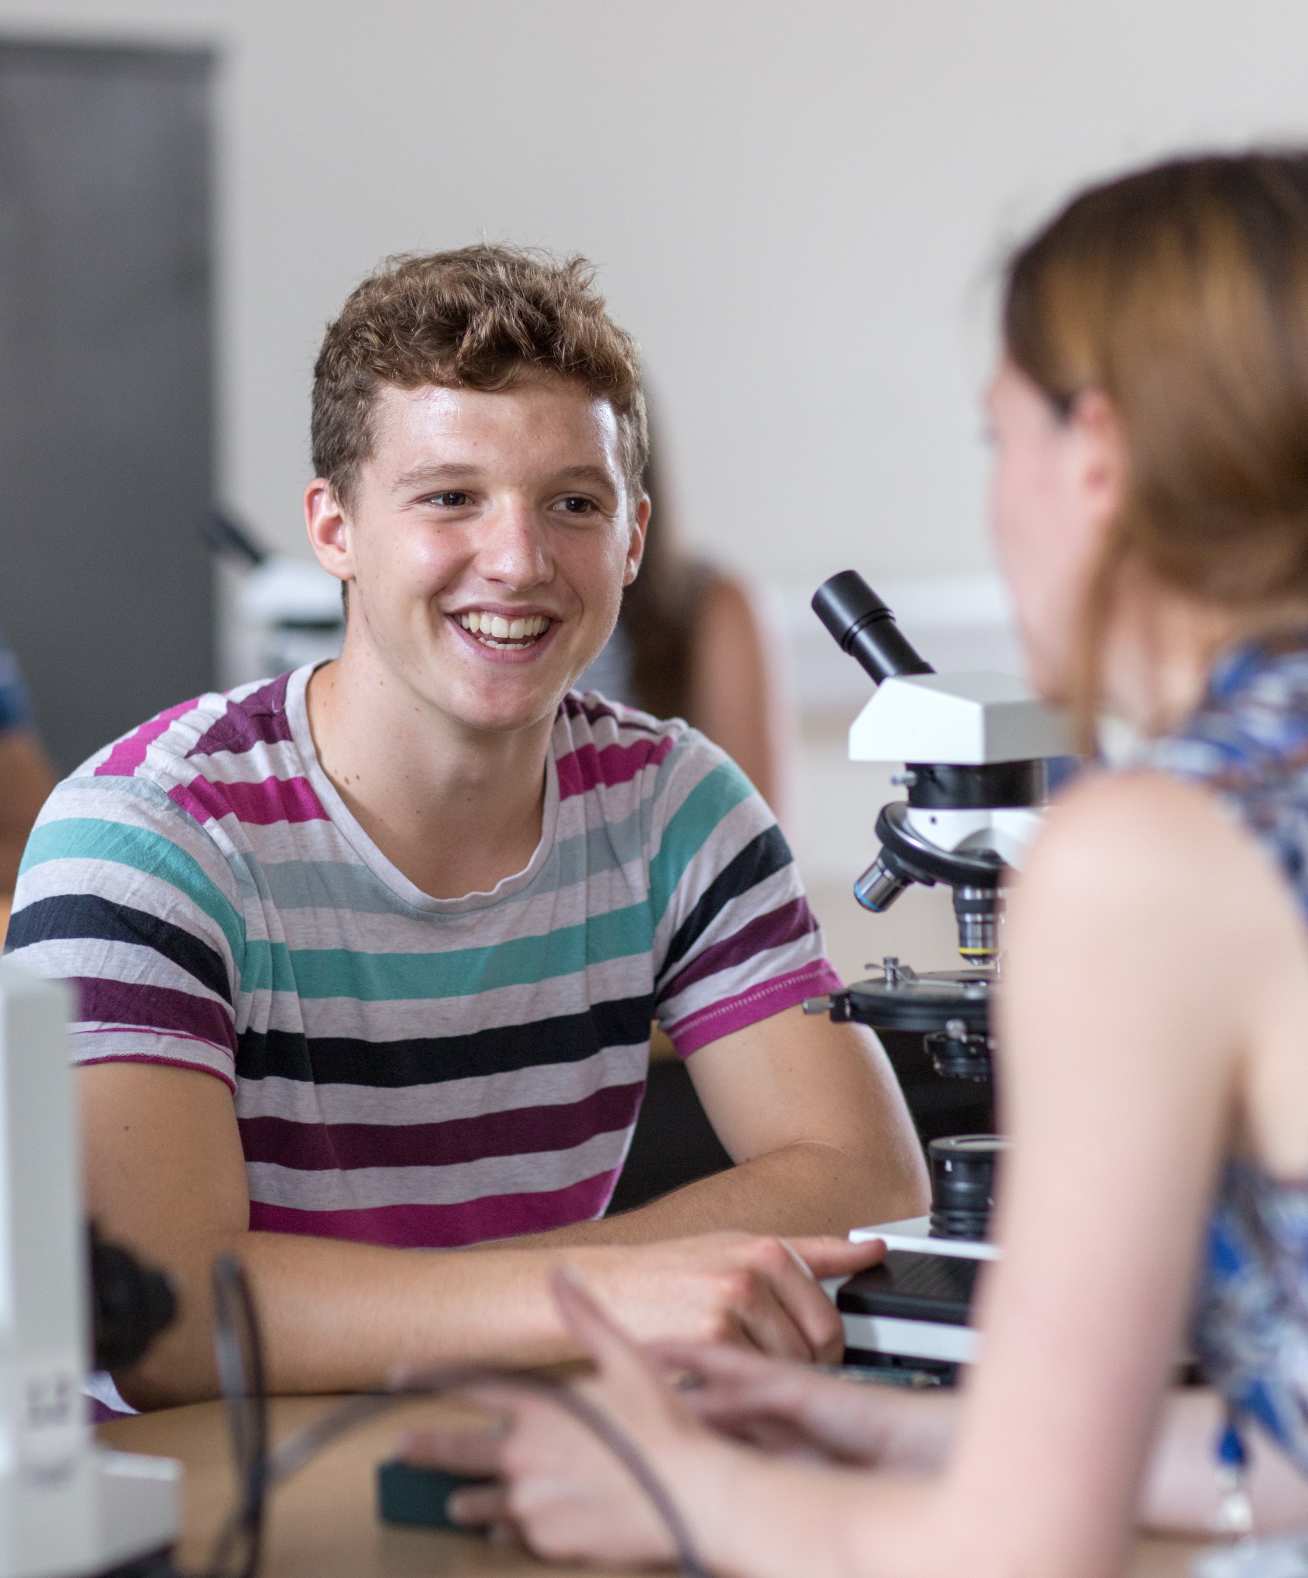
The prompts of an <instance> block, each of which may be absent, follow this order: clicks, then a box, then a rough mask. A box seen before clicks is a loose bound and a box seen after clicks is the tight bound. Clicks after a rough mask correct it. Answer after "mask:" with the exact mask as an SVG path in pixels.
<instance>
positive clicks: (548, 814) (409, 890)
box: [285, 659, 559, 915]
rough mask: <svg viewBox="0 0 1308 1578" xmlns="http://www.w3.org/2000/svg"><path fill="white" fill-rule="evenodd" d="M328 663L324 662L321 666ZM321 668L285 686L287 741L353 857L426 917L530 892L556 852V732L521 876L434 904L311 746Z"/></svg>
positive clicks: (309, 666) (310, 666)
mask: <svg viewBox="0 0 1308 1578" xmlns="http://www.w3.org/2000/svg"><path fill="white" fill-rule="evenodd" d="M326 661H330V660H327V659H324V660H323V662H326ZM321 667H323V663H322V662H320V663H306V664H305V665H304V666H303V667H302V668H297V669H295V670H294V671H293V672H292V673H291V675H290V678H289V679H288V681H287V684H286V702H285V706H286V719H287V723H288V724H289V725H290V731H291V738H292V740H293V742H294V744H295V749H296V752H297V754H298V755H299V757H300V761H301V763H302V765H303V768H304V776H305V777H306V778H307V779H308V780H309V783H310V785H311V786H312V788H313V791H314V793H315V794H316V795H317V796H318V800H319V802H320V803H321V805H322V808H323V810H324V811H326V813H327V815H328V817H329V818H330V819H331V822H332V825H333V826H334V827H335V828H336V830H337V832H338V833H340V835H341V837H342V838H344V839H345V841H346V843H347V844H349V846H350V848H351V849H352V850H353V851H354V853H355V854H356V855H357V856H358V857H359V859H360V860H361V861H363V863H364V865H366V866H367V867H368V869H369V870H370V871H371V872H372V873H373V875H374V876H375V877H377V879H378V880H379V881H380V882H382V883H384V884H385V886H386V887H387V888H388V889H389V890H390V891H391V892H392V893H393V894H394V895H395V897H396V898H398V899H399V900H400V901H401V902H402V903H403V904H405V905H407V906H408V907H409V908H410V909H414V910H421V911H425V912H426V913H428V914H443V915H450V914H463V913H466V912H468V911H470V910H484V909H489V908H490V907H491V906H493V905H495V904H499V903H502V902H503V901H504V900H505V899H507V898H510V897H512V896H513V895H514V894H517V893H521V892H522V891H523V889H524V888H527V887H529V886H530V885H531V884H532V883H533V882H534V881H535V880H536V878H537V877H538V876H539V875H540V873H541V871H542V870H543V869H544V866H545V862H546V860H547V859H548V858H549V856H550V853H551V852H552V850H553V848H554V840H555V834H556V831H557V828H558V814H559V773H558V763H557V761H556V752H555V741H554V732H553V730H551V732H550V740H549V746H548V749H547V750H546V753H545V805H544V809H543V812H542V815H541V831H540V840H539V842H538V843H537V845H536V848H535V849H534V850H533V851H532V856H531V859H530V860H529V861H528V862H527V864H526V865H525V866H524V867H523V868H522V870H521V871H517V872H513V873H512V874H510V875H509V876H507V877H503V878H501V879H500V881H499V882H497V883H496V884H495V886H494V887H493V888H492V889H491V890H490V891H489V892H473V893H465V894H463V895H462V896H461V897H459V898H453V899H438V898H434V897H433V896H432V895H431V894H430V893H427V892H425V891H424V890H423V889H422V888H420V887H419V886H418V885H417V884H416V883H415V882H411V881H410V880H409V878H408V877H406V876H405V874H404V873H403V872H402V871H401V870H400V868H399V867H398V866H397V865H395V863H394V862H393V861H391V860H390V859H388V858H387V856H386V855H384V854H383V853H382V851H381V850H380V849H379V848H378V847H377V845H376V844H375V843H374V842H373V840H372V839H371V838H370V837H369V835H368V833H367V832H366V831H365V830H364V828H363V826H362V824H361V823H360V822H359V820H358V818H357V817H356V816H355V815H354V813H353V812H352V811H351V810H350V808H349V806H347V805H346V803H345V801H344V800H342V798H341V796H340V794H339V793H338V791H337V789H336V786H335V784H333V783H332V781H331V779H330V778H329V777H328V776H327V773H326V772H325V771H324V769H323V766H322V763H321V762H320V761H319V760H318V752H317V749H316V748H315V746H314V743H313V731H312V729H311V728H310V727H309V700H308V696H309V680H310V678H311V676H312V675H313V673H314V671H315V669H318V668H321Z"/></svg>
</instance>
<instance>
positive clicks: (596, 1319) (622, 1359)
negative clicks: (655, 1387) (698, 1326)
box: [550, 1266, 657, 1388]
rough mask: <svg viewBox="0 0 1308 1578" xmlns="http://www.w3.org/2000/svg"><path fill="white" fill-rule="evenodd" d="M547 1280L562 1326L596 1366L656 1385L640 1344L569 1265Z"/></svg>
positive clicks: (623, 1377)
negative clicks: (638, 1344) (602, 1305)
mask: <svg viewBox="0 0 1308 1578" xmlns="http://www.w3.org/2000/svg"><path fill="white" fill-rule="evenodd" d="M550 1283H551V1287H552V1289H553V1292H554V1299H555V1302H556V1303H557V1305H558V1307H559V1313H560V1315H562V1317H563V1323H564V1325H565V1326H566V1327H567V1328H568V1330H569V1331H570V1332H571V1333H572V1335H573V1336H574V1337H575V1338H576V1339H577V1341H578V1342H579V1343H580V1344H581V1346H582V1347H583V1348H584V1349H585V1350H586V1352H587V1353H589V1354H590V1356H591V1358H592V1359H593V1360H594V1361H595V1363H596V1365H597V1366H598V1368H599V1369H601V1370H602V1371H604V1372H606V1373H607V1374H608V1375H610V1376H612V1377H613V1378H614V1379H615V1380H625V1381H628V1382H633V1383H635V1384H637V1385H639V1386H640V1387H642V1388H647V1387H649V1386H650V1385H652V1384H657V1381H656V1377H655V1375H654V1373H653V1371H652V1370H651V1368H650V1366H649V1364H648V1363H647V1362H646V1360H645V1357H644V1355H643V1354H642V1353H641V1351H640V1349H639V1347H638V1346H637V1345H636V1343H635V1342H634V1341H633V1340H632V1339H631V1337H629V1336H628V1335H627V1333H626V1332H625V1331H624V1330H623V1329H622V1327H621V1326H619V1325H618V1323H617V1322H616V1321H615V1320H614V1319H613V1318H612V1316H611V1315H609V1314H608V1312H607V1311H606V1310H604V1309H602V1308H601V1307H600V1305H599V1303H598V1302H597V1301H596V1299H595V1298H594V1297H593V1296H592V1294H591V1293H590V1291H589V1289H588V1288H587V1287H586V1286H585V1284H584V1283H583V1282H582V1280H581V1278H580V1277H579V1276H578V1275H577V1273H576V1272H575V1271H574V1270H573V1269H572V1267H571V1266H560V1267H559V1269H558V1270H557V1271H556V1272H555V1273H554V1275H553V1277H552V1278H551V1279H550Z"/></svg>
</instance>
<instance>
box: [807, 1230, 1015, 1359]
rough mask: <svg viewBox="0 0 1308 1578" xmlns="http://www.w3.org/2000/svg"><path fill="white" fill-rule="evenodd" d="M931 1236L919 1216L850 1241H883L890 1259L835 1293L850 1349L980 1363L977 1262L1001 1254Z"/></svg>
mask: <svg viewBox="0 0 1308 1578" xmlns="http://www.w3.org/2000/svg"><path fill="white" fill-rule="evenodd" d="M930 1231H931V1223H930V1219H929V1218H928V1217H925V1216H919V1217H910V1218H908V1219H907V1220H904V1221H899V1222H887V1223H884V1224H883V1225H881V1226H879V1227H860V1228H855V1229H854V1231H853V1232H852V1233H851V1234H850V1235H849V1237H850V1239H851V1241H852V1242H854V1243H866V1242H867V1241H868V1240H869V1239H874V1238H877V1239H880V1240H881V1241H882V1242H883V1243H884V1244H885V1246H886V1252H887V1253H886V1259H885V1261H884V1263H883V1264H882V1265H880V1266H873V1267H872V1268H871V1270H869V1271H864V1272H860V1273H859V1274H858V1275H857V1276H854V1277H850V1278H849V1279H848V1280H847V1281H846V1282H844V1283H843V1284H841V1286H840V1289H839V1292H838V1293H837V1295H836V1307H837V1308H838V1309H839V1311H840V1317H841V1322H842V1324H843V1326H844V1329H845V1346H846V1348H847V1349H849V1350H851V1351H852V1352H854V1353H858V1354H890V1355H894V1356H896V1357H900V1358H908V1359H931V1360H935V1361H938V1362H944V1363H951V1364H966V1363H970V1362H971V1361H972V1360H973V1359H974V1358H975V1357H976V1350H977V1334H976V1332H975V1330H974V1329H973V1328H972V1327H971V1326H970V1325H969V1324H968V1312H969V1308H970V1305H971V1300H972V1294H973V1289H974V1285H975V1282H976V1277H977V1272H978V1270H979V1262H981V1261H984V1260H997V1259H998V1258H999V1251H998V1250H997V1249H996V1248H995V1246H994V1245H993V1244H987V1243H981V1242H978V1241H977V1240H974V1239H962V1238H932V1237H931V1236H930Z"/></svg>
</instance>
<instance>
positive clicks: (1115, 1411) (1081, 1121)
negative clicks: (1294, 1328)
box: [946, 775, 1301, 1578]
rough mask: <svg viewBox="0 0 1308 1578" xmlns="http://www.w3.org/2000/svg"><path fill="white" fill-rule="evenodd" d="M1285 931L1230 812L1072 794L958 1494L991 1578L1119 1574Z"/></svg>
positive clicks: (1048, 885) (1030, 925)
mask: <svg viewBox="0 0 1308 1578" xmlns="http://www.w3.org/2000/svg"><path fill="white" fill-rule="evenodd" d="M1295 924H1296V922H1295V921H1294V919H1293V916H1292V912H1291V910H1290V907H1289V906H1288V904H1286V903H1285V902H1284V895H1283V894H1282V892H1281V891H1280V889H1279V887H1278V885H1277V880H1276V878H1275V875H1274V873H1273V871H1272V869H1271V866H1270V863H1269V862H1267V861H1266V860H1265V858H1264V857H1263V855H1262V854H1261V852H1260V851H1259V850H1258V849H1257V848H1256V847H1255V846H1254V845H1253V844H1252V842H1251V841H1250V840H1249V839H1248V838H1247V837H1246V835H1245V834H1244V833H1243V832H1241V831H1240V830H1239V829H1238V828H1236V827H1235V826H1234V825H1232V824H1231V823H1230V822H1229V821H1228V820H1227V819H1226V818H1225V817H1224V815H1223V814H1222V813H1221V811H1220V810H1219V808H1218V806H1217V805H1216V803H1215V802H1214V801H1213V800H1212V799H1211V798H1210V797H1209V796H1208V795H1207V794H1206V793H1205V792H1204V791H1201V790H1198V789H1195V788H1192V787H1189V786H1186V785H1183V784H1180V783H1176V782H1174V781H1171V780H1167V779H1163V778H1161V777H1157V776H1153V775H1139V776H1133V777H1130V778H1116V779H1109V778H1097V779H1091V780H1088V781H1087V782H1086V783H1084V784H1083V785H1081V786H1080V787H1079V788H1078V789H1076V790H1074V791H1073V792H1072V793H1071V794H1070V795H1069V796H1068V798H1067V800H1066V801H1065V802H1063V804H1062V805H1061V806H1060V808H1059V809H1058V810H1057V811H1055V812H1054V813H1052V814H1051V816H1050V819H1049V826H1048V827H1047V829H1046V832H1045V834H1044V836H1043V837H1042V838H1041V840H1040V841H1039V843H1038V846H1037V848H1036V850H1035V851H1034V856H1033V860H1032V862H1031V865H1030V868H1029V870H1028V871H1027V873H1026V874H1025V875H1024V877H1023V879H1022V881H1021V883H1020V884H1019V885H1018V890H1017V892H1016V894H1015V896H1014V900H1013V903H1012V906H1011V913H1010V916H1009V924H1008V946H1009V959H1010V968H1009V972H1008V977H1007V980H1006V983H1005V986H1004V993H1003V999H1002V1014H1001V1022H1000V1038H1001V1039H1000V1045H1001V1051H1002V1062H1001V1073H1002V1082H1001V1100H1002V1106H1003V1111H1004V1116H1005V1125H1006V1128H1007V1130H1008V1132H1009V1134H1010V1136H1011V1139H1012V1142H1013V1149H1012V1151H1011V1153H1010V1154H1009V1156H1008V1157H1007V1158H1006V1162H1007V1163H1008V1166H1007V1171H1006V1175H1005V1177H1004V1180H1003V1182H1002V1183H1001V1186H1000V1190H1001V1193H1000V1202H999V1204H1000V1210H999V1219H998V1224H997V1229H998V1237H999V1239H1000V1241H1001V1244H1002V1247H1003V1260H1002V1262H1001V1263H1000V1264H999V1265H998V1266H997V1267H996V1269H995V1270H994V1272H993V1273H992V1275H991V1278H990V1281H989V1284H988V1285H987V1286H986V1287H985V1288H984V1289H983V1292H982V1299H981V1311H980V1318H981V1324H982V1327H983V1337H982V1358H981V1362H980V1364H979V1366H978V1367H977V1371H976V1373H975V1376H974V1377H973V1383H972V1385H971V1387H970V1394H971V1395H970V1396H969V1398H968V1402H967V1407H966V1409H965V1412H964V1417H963V1419H962V1420H961V1421H960V1428H959V1437H958V1442H957V1447H956V1455H955V1459H954V1462H953V1465H952V1468H951V1471H950V1474H949V1477H948V1485H947V1490H946V1495H947V1498H948V1501H949V1503H950V1505H951V1506H952V1508H953V1515H954V1516H956V1517H958V1518H959V1519H961V1520H963V1521H964V1522H965V1523H966V1524H968V1525H970V1526H971V1527H972V1528H974V1529H976V1530H980V1529H981V1528H982V1527H988V1529H989V1530H990V1535H989V1543H990V1545H991V1548H992V1550H993V1551H994V1552H995V1556H996V1559H997V1560H999V1565H998V1566H997V1567H996V1568H995V1570H996V1571H999V1572H1008V1571H1018V1570H1025V1567H1024V1566H1023V1564H1024V1563H1026V1564H1031V1563H1034V1564H1036V1565H1037V1566H1038V1565H1039V1564H1040V1563H1041V1562H1042V1561H1043V1562H1044V1563H1045V1566H1044V1570H1049V1571H1052V1570H1057V1571H1058V1572H1059V1573H1060V1574H1063V1575H1066V1578H1075V1575H1077V1574H1081V1573H1085V1574H1087V1575H1090V1574H1094V1575H1098V1574H1101V1573H1106V1572H1112V1571H1116V1570H1117V1564H1118V1563H1120V1559H1121V1552H1122V1548H1123V1545H1124V1542H1125V1539H1126V1535H1127V1529H1128V1526H1129V1523H1130V1521H1131V1517H1132V1514H1133V1512H1134V1510H1135V1508H1136V1505H1137V1503H1138V1501H1139V1496H1140V1482H1141V1479H1142V1476H1143V1474H1144V1472H1145V1464H1146V1459H1147V1455H1148V1450H1149V1446H1150V1442H1151V1439H1152V1437H1153V1435H1154V1432H1155V1429H1156V1423H1157V1418H1158V1411H1159V1408H1160V1405H1161V1401H1162V1393H1163V1390H1164V1387H1165V1385H1166V1382H1167V1379H1168V1376H1169V1373H1170V1372H1171V1370H1172V1367H1173V1364H1174V1362H1175V1360H1176V1358H1177V1355H1178V1353H1179V1350H1180V1346H1181V1343H1182V1341H1183V1338H1184V1330H1183V1328H1184V1323H1185V1317H1186V1313H1187V1311H1188V1308H1189V1305H1190V1299H1191V1290H1192V1287H1193V1284H1194V1279H1195V1273H1196V1268H1197V1264H1198V1254H1199V1245H1200V1241H1201V1236H1202V1231H1203V1226H1204V1220H1205V1216H1206V1212H1207V1208H1208V1202H1209V1199H1210V1196H1211V1192H1212V1188H1213V1184H1214V1180H1215V1177H1216V1174H1217V1170H1218V1165H1219V1160H1220V1157H1221V1154H1222V1152H1223V1150H1224V1149H1225V1148H1226V1146H1227V1145H1228V1144H1229V1142H1230V1137H1231V1128H1232V1123H1233V1115H1234V1111H1235V1104H1236V1100H1237V1090H1236V1080H1237V1077H1238V1067H1239V1059H1240V1057H1241V1056H1242V1055H1245V1054H1248V1053H1250V1052H1252V1051H1253V1050H1254V1049H1253V1048H1252V1047H1251V1046H1250V1045H1249V1044H1248V1041H1249V1025H1250V1024H1251V1023H1252V1018H1251V1002H1252V999H1253V998H1254V997H1256V993H1255V992H1254V989H1253V986H1252V983H1254V982H1256V981H1258V979H1259V975H1260V971H1261V970H1263V969H1264V968H1265V962H1266V960H1267V958H1268V957H1269V956H1272V955H1274V954H1275V953H1276V952H1277V949H1278V946H1279V947H1282V948H1283V944H1284V929H1285V928H1286V927H1292V926H1294V925H1295ZM1300 946H1301V943H1300ZM1233 987H1239V988H1243V989H1233ZM1216 1494H1217V1487H1216V1483H1215V1481H1214V1485H1213V1495H1214V1499H1215V1498H1216ZM1005 1553H1006V1554H1005Z"/></svg>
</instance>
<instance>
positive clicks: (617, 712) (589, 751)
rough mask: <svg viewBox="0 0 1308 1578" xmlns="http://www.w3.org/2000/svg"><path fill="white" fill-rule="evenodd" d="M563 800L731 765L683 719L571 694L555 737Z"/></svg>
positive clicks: (602, 698)
mask: <svg viewBox="0 0 1308 1578" xmlns="http://www.w3.org/2000/svg"><path fill="white" fill-rule="evenodd" d="M554 752H555V759H556V761H557V763H558V767H559V788H560V792H561V793H562V794H563V795H565V796H566V795H568V794H575V793H579V792H583V791H587V790H613V789H622V788H626V787H628V786H638V787H640V788H641V789H643V790H649V789H651V788H652V787H654V786H655V785H657V784H658V783H659V782H666V781H667V780H668V778H669V777H670V776H671V773H672V770H674V769H678V768H686V767H688V768H689V769H690V770H691V771H692V772H693V773H704V772H709V771H711V770H712V769H713V768H714V767H716V766H718V765H719V764H720V763H722V762H725V761H726V760H727V758H726V756H725V755H724V754H723V753H722V751H720V750H719V749H718V747H717V746H716V745H713V744H711V743H710V742H709V741H708V740H707V739H705V737H704V736H703V735H702V734H701V733H700V732H699V730H698V729H694V728H692V727H691V726H690V724H688V723H687V722H686V720H685V719H684V718H656V717H654V716H653V714H652V713H648V712H642V711H641V710H640V709H639V708H638V707H629V706H627V705H625V704H624V703H623V702H620V701H610V700H609V698H608V697H607V696H603V695H601V694H600V693H599V692H598V691H594V690H587V691H576V690H570V691H569V692H568V693H567V694H566V695H565V696H564V698H563V700H562V702H561V703H560V705H559V716H558V722H557V725H556V728H555V734H554Z"/></svg>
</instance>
